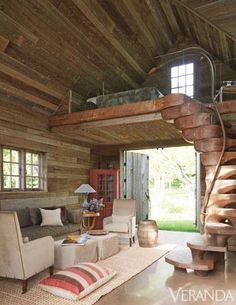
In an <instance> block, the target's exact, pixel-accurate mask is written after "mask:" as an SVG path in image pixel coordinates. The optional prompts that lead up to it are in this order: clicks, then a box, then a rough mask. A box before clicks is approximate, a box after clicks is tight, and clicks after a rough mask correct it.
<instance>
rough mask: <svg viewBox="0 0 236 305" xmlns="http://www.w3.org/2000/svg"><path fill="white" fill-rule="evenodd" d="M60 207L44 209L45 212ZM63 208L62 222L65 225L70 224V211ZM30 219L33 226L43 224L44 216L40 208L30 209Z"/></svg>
mask: <svg viewBox="0 0 236 305" xmlns="http://www.w3.org/2000/svg"><path fill="white" fill-rule="evenodd" d="M57 208H58V207H56V206H51V207H43V209H44V210H56V209H57ZM60 208H61V221H62V223H63V224H68V223H69V220H68V211H67V209H66V207H65V206H62V207H60ZM30 217H31V221H32V224H33V225H40V224H41V222H42V216H41V212H40V208H30Z"/></svg>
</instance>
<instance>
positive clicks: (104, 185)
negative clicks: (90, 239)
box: [90, 169, 119, 229]
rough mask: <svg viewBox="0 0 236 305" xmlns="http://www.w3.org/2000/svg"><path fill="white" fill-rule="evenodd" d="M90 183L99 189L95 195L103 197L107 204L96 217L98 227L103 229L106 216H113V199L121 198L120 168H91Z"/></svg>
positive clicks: (98, 197)
mask: <svg viewBox="0 0 236 305" xmlns="http://www.w3.org/2000/svg"><path fill="white" fill-rule="evenodd" d="M90 185H91V186H92V187H93V188H94V189H95V190H96V191H97V193H96V194H94V196H93V197H96V198H97V199H100V198H103V203H104V205H105V207H104V209H103V210H102V211H100V216H99V217H97V218H96V229H102V221H103V218H104V217H108V216H111V214H112V207H113V200H114V199H115V198H119V170H117V169H92V170H90Z"/></svg>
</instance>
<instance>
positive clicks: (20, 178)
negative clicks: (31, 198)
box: [0, 147, 46, 192]
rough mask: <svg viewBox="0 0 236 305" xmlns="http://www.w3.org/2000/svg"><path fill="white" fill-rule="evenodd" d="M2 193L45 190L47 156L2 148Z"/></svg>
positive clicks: (0, 148)
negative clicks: (45, 162) (45, 161)
mask: <svg viewBox="0 0 236 305" xmlns="http://www.w3.org/2000/svg"><path fill="white" fill-rule="evenodd" d="M0 150H1V156H2V161H1V168H0V170H1V181H2V183H1V191H3V192H4V191H5V192H6V191H17V190H19V191H34V190H38V191H39V190H45V189H46V185H45V179H44V177H45V174H46V173H45V167H44V160H45V154H43V153H41V152H32V151H27V150H23V149H17V148H10V147H0Z"/></svg>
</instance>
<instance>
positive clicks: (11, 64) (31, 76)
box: [0, 52, 64, 100]
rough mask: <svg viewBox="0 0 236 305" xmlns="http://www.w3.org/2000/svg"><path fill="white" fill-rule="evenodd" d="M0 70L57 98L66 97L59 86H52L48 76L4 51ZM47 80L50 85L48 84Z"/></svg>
mask: <svg viewBox="0 0 236 305" xmlns="http://www.w3.org/2000/svg"><path fill="white" fill-rule="evenodd" d="M0 71H1V72H3V73H5V74H7V75H9V76H11V77H13V78H15V79H18V80H20V81H21V82H23V83H25V84H27V85H29V86H31V87H34V88H36V89H38V90H40V91H42V92H45V93H47V94H49V95H51V96H54V97H55V98H58V99H60V100H61V99H62V98H63V97H64V94H63V93H62V92H60V89H59V87H58V86H57V89H53V88H51V85H50V81H49V79H48V78H46V77H45V76H43V75H41V74H40V73H38V72H36V71H34V70H32V69H31V68H29V67H27V66H26V65H24V64H22V63H20V62H18V61H17V60H15V59H14V58H12V57H10V56H8V55H6V54H4V53H2V52H0ZM46 82H48V83H49V85H46V84H45V83H46Z"/></svg>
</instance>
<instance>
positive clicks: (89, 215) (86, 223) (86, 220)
mask: <svg viewBox="0 0 236 305" xmlns="http://www.w3.org/2000/svg"><path fill="white" fill-rule="evenodd" d="M98 216H100V214H99V213H98V212H97V213H96V212H88V211H87V212H83V219H82V225H83V228H84V229H85V230H86V231H88V230H92V229H93V228H94V227H95V220H96V217H98Z"/></svg>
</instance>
